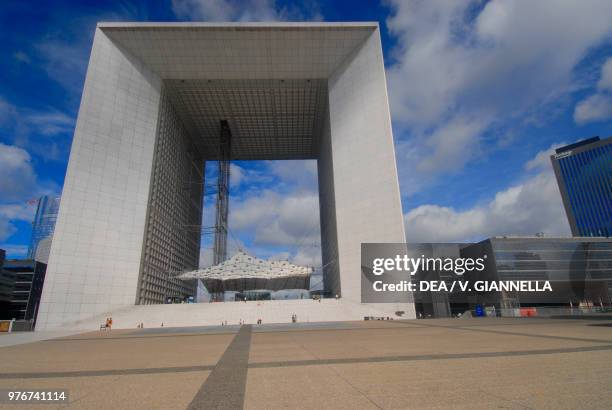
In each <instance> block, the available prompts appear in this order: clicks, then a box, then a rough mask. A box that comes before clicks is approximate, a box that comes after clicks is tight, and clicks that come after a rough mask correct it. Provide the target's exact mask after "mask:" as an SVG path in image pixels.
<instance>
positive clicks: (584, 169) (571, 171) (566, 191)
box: [550, 137, 612, 237]
mask: <svg viewBox="0 0 612 410" xmlns="http://www.w3.org/2000/svg"><path fill="white" fill-rule="evenodd" d="M550 159H551V161H552V164H553V168H554V170H555V175H556V177H557V182H558V184H559V190H560V191H561V197H562V198H563V205H564V206H565V212H566V213H567V218H568V220H569V224H570V227H571V229H572V234H573V235H574V236H608V237H609V236H612V138H607V139H605V140H600V139H599V137H594V138H589V139H587V140H584V141H580V142H577V143H575V144H571V145H568V146H565V147H561V148H558V149H557V150H556V154H554V155H551V157H550Z"/></svg>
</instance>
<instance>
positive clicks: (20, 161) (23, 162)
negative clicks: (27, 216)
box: [0, 143, 36, 201]
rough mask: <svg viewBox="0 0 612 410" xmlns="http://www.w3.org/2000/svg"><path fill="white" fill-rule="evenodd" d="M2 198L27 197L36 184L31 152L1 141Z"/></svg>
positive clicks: (0, 185)
mask: <svg viewBox="0 0 612 410" xmlns="http://www.w3.org/2000/svg"><path fill="white" fill-rule="evenodd" d="M0 169H2V178H0V200H2V201H16V200H23V199H27V197H28V196H29V195H31V194H32V188H33V187H34V186H35V185H36V173H35V172H34V168H33V167H32V159H31V157H30V154H29V153H28V152H27V151H26V150H24V149H22V148H19V147H16V146H13V145H5V144H3V143H0Z"/></svg>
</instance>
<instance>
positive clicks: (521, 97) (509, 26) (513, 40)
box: [387, 0, 612, 195]
mask: <svg viewBox="0 0 612 410" xmlns="http://www.w3.org/2000/svg"><path fill="white" fill-rule="evenodd" d="M390 4H391V8H392V15H391V16H390V17H389V18H388V20H387V25H388V28H389V30H390V34H391V35H392V36H394V37H395V38H396V40H397V46H396V47H395V48H394V49H393V50H392V53H391V57H392V60H391V61H392V64H391V66H390V67H389V69H388V71H387V78H388V82H389V94H390V95H389V97H390V102H391V108H392V112H393V119H394V126H395V127H396V133H397V134H398V137H399V139H400V144H399V146H398V163H399V167H400V178H401V179H400V182H401V184H402V192H403V193H404V195H407V194H408V195H409V194H411V193H412V192H414V191H415V190H417V189H418V188H419V186H422V185H423V184H426V183H427V181H428V178H433V177H435V176H434V175H432V172H449V171H454V170H457V169H460V168H461V167H463V165H464V164H466V163H467V162H468V161H470V160H471V159H473V158H474V157H477V156H479V155H481V154H482V152H485V151H483V150H482V149H481V145H482V143H483V141H484V139H485V138H486V140H487V141H490V140H493V141H495V139H496V138H497V135H496V132H497V130H499V129H501V128H502V127H504V126H506V127H507V126H508V125H509V126H510V127H511V128H512V127H515V128H516V127H520V126H521V124H522V123H525V122H527V121H534V120H537V118H538V117H541V116H547V115H551V114H550V112H551V111H554V110H549V109H548V108H550V107H551V106H556V105H558V104H559V101H561V100H562V99H563V98H564V97H565V96H567V95H569V93H571V92H572V91H574V90H575V89H576V87H577V86H578V85H577V82H576V80H575V78H573V75H574V74H573V72H574V69H575V67H576V66H577V64H578V63H579V62H580V61H581V60H582V59H583V57H584V56H585V55H586V54H587V52H588V51H589V50H590V49H592V48H593V47H595V46H597V45H599V44H601V43H602V42H603V41H604V40H606V39H607V38H609V37H608V36H609V35H610V33H611V31H612V26H611V25H610V23H609V22H610V21H611V20H612V3H610V2H596V1H592V2H588V6H585V4H584V3H580V2H573V1H558V0H547V1H544V0H543V1H538V2H528V1H521V0H507V1H491V2H481V1H478V0H474V1H465V2H459V1H455V0H446V1H444V0H443V1H400V0H391V1H390ZM587 21H588V24H585V23H584V22H587ZM397 131H399V132H397ZM404 132H407V133H408V135H409V136H410V139H409V140H405V139H402V138H401V135H402V134H404ZM404 135H405V134H404ZM402 145H403V146H402ZM492 145H493V146H495V144H492ZM486 152H490V150H488V151H486ZM406 153H408V154H409V155H410V156H409V157H407V158H403V157H402V155H405V154H406ZM415 164H416V165H417V167H416V170H415ZM402 167H407V168H408V169H406V170H402Z"/></svg>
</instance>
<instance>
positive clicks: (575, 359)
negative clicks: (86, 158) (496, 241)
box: [0, 318, 612, 408]
mask: <svg viewBox="0 0 612 410" xmlns="http://www.w3.org/2000/svg"><path fill="white" fill-rule="evenodd" d="M611 325H612V322H610V321H605V320H599V321H595V320H593V321H589V320H572V319H568V320H564V319H536V318H532V319H527V318H526V319H454V320H413V321H364V322H336V323H304V324H300V323H298V324H292V325H288V324H283V325H261V326H258V325H245V326H241V327H239V326H224V327H201V328H193V327H192V328H167V327H165V328H148V329H147V328H145V329H133V330H129V329H124V330H113V331H109V332H91V333H84V334H79V335H73V336H67V337H63V338H56V339H50V340H45V341H38V342H34V343H28V344H21V345H16V346H9V347H3V348H0V363H1V364H2V365H1V367H0V369H1V370H0V390H1V389H21V390H25V389H38V390H40V389H59V390H67V391H68V392H69V397H70V402H69V403H68V407H70V408H108V407H114V408H209V407H211V408H212V407H215V408H237V407H238V408H239V407H245V408H282V407H285V408H321V407H323V408H332V407H333V408H424V407H453V408H493V407H503V408H610V407H612V382H611V380H612V326H611ZM4 337H10V335H8V336H7V335H3V336H0V339H1V338H4ZM11 407H12V408H14V406H11ZM20 407H24V406H21V405H20ZM57 407H65V404H63V405H58V406H57ZM33 408H40V405H36V406H33Z"/></svg>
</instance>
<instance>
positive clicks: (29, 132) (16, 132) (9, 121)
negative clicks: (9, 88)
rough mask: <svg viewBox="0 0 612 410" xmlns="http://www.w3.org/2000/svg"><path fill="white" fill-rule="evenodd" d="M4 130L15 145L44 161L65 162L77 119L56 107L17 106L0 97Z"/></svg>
mask: <svg viewBox="0 0 612 410" xmlns="http://www.w3.org/2000/svg"><path fill="white" fill-rule="evenodd" d="M0 129H3V130H4V131H5V132H6V133H8V134H9V136H10V138H11V139H12V141H13V143H15V144H16V145H18V146H21V147H25V148H27V149H28V150H30V152H32V153H33V154H35V155H40V157H41V158H42V159H43V160H63V159H65V155H66V154H67V153H68V148H69V143H70V136H71V134H72V131H73V129H74V118H73V117H71V116H69V115H67V114H65V113H63V112H61V111H58V110H57V109H55V108H52V107H51V108H47V109H46V110H33V109H29V108H23V107H16V106H15V105H13V104H11V103H9V102H7V101H6V100H5V99H3V98H2V97H0Z"/></svg>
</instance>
